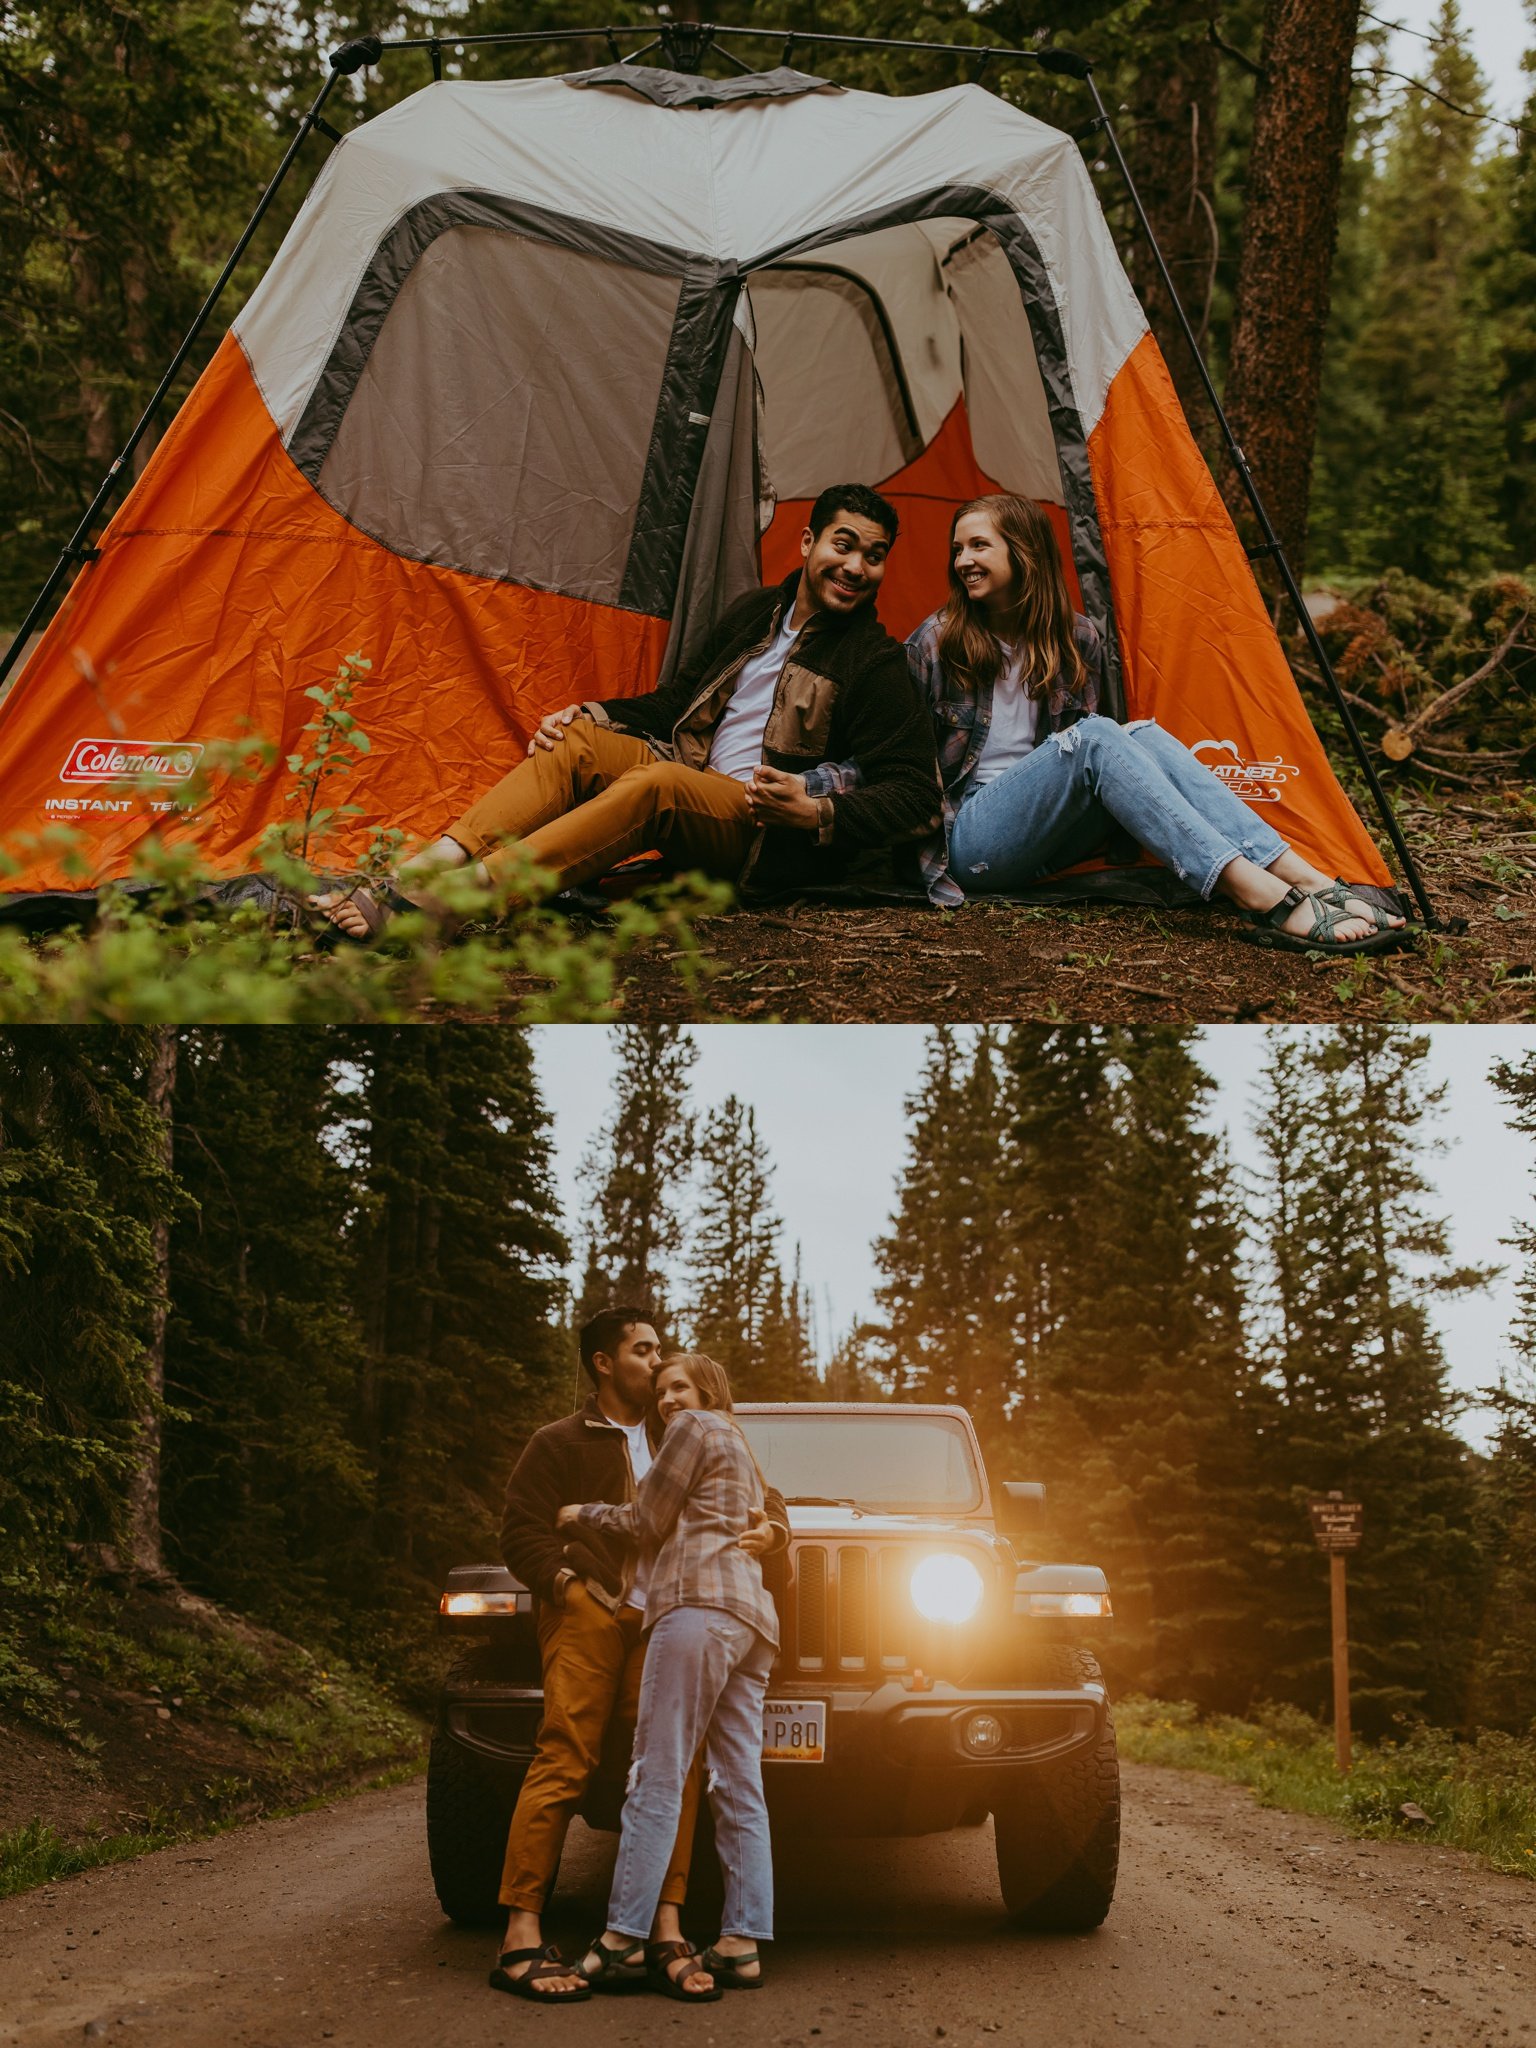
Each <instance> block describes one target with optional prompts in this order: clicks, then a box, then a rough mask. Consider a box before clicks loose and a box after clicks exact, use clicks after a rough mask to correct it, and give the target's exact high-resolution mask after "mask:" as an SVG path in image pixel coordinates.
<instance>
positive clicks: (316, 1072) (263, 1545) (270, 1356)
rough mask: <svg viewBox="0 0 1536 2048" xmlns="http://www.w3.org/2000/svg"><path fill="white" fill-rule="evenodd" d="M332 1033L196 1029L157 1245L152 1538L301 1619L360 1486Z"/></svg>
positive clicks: (186, 1562) (330, 1582) (333, 1563)
mask: <svg viewBox="0 0 1536 2048" xmlns="http://www.w3.org/2000/svg"><path fill="white" fill-rule="evenodd" d="M348 1043H349V1041H348V1039H347V1038H346V1037H345V1036H344V1035H342V1034H338V1033H335V1032H331V1031H314V1030H304V1029H296V1028H295V1029H285V1030H281V1031H276V1030H264V1029H250V1030H231V1031H203V1032H195V1033H192V1034H189V1036H188V1040H187V1043H186V1045H185V1047H184V1049H183V1056H182V1061H181V1066H180V1071H179V1074H178V1077H177V1086H176V1095H175V1122H176V1159H177V1172H178V1177H179V1179H180V1181H181V1184H182V1186H183V1187H184V1189H185V1190H186V1193H187V1196H188V1198H189V1202H188V1207H187V1209H186V1210H185V1212H184V1214H183V1217H182V1220H181V1222H180V1224H179V1227H178V1228H177V1230H176V1231H175V1233H174V1236H173V1238H172V1243H171V1248H170V1268H171V1284H172V1297H173V1303H174V1312H173V1314H172V1316H171V1319H170V1326H169V1330H168V1333H167V1359H166V1366H167V1375H168V1382H169V1389H170V1397H171V1410H172V1412H171V1417H170V1420H169V1422H168V1424H167V1430H166V1451H165V1475H164V1494H165V1521H166V1532H167V1541H168V1544H169V1549H170V1556H171V1560H172V1563H173V1566H174V1568H175V1570H176V1572H177V1575H178V1576H179V1577H180V1578H181V1579H183V1580H184V1581H185V1582H186V1583H187V1584H189V1585H191V1586H194V1587H195V1588H197V1589H198V1590H199V1591H201V1592H204V1593H207V1594H210V1595H211V1596H212V1597H213V1598H215V1599H217V1600H220V1601H224V1602H227V1603H228V1604H229V1605H231V1606H233V1607H236V1608H238V1609H240V1610H241V1611H242V1612H245V1613H248V1614H252V1615H255V1616H257V1617H258V1618H260V1619H262V1620H265V1621H267V1622H269V1623H272V1624H274V1625H276V1626H279V1627H285V1628H289V1629H297V1630H298V1631H300V1632H301V1633H302V1632H303V1631H304V1630H305V1629H306V1628H313V1627H314V1626H315V1625H316V1623H317V1621H318V1622H320V1623H321V1625H327V1624H328V1622H329V1619H330V1617H331V1616H332V1615H334V1614H335V1613H336V1612H337V1610H338V1608H339V1607H340V1605H341V1604H342V1595H343V1593H344V1591H345V1590H347V1589H348V1588H349V1587H350V1585H351V1584H352V1583H353V1581H352V1579H351V1576H350V1570H349V1568H350V1566H351V1564H352V1562H353V1560H354V1554H355V1549H356V1530H357V1528H358V1527H359V1525H360V1524H362V1523H363V1522H365V1521H366V1519H367V1516H368V1514H369V1510H370V1506H371V1484H372V1474H371V1472H370V1470H369V1468H368V1465H367V1463H366V1461H365V1459H364V1457H363V1455H362V1452H361V1449H360V1447H359V1444H358V1441H357V1438H356V1434H355V1414H354V1408H355V1400H356V1392H357V1387H358V1383H359V1380H360V1377H361V1373H362V1366H363V1350H362V1335H361V1328H360V1325H359V1320H358V1317H357V1314H356V1311H355V1309H354V1306H353V1302H352V1298H351V1297H352V1253H351V1249H350V1246H349V1242H348V1240H349V1234H350V1232H351V1230H352V1228H353V1223H354V1219H355V1215H356V1210H357V1203H358V1189H357V1186H356V1184H355V1181H354V1177H353V1173H352V1171H351V1170H350V1167H349V1164H348V1157H347V1155H348V1151H349V1143H348V1135H347V1122H346V1120H347V1118H348V1115H349V1112H351V1111H355V1108H356V1098H355V1096H351V1095H349V1094H348V1093H346V1092H344V1091H345V1090H346V1088H347V1087H348V1085H349V1083H350V1079H351V1077H350V1076H349V1074H348V1073H347V1071H346V1069H345V1066H344V1055H345V1051H346V1047H347V1045H348ZM352 1142H355V1138H354V1139H353V1140H352Z"/></svg>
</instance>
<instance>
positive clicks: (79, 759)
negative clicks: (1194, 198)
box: [59, 740, 203, 782]
mask: <svg viewBox="0 0 1536 2048" xmlns="http://www.w3.org/2000/svg"><path fill="white" fill-rule="evenodd" d="M202 751H203V750H202V748H201V747H200V746H194V745H193V744H191V743H190V742H188V741H184V740H76V741H75V744H74V745H73V746H72V747H71V748H70V750H69V759H68V760H67V761H66V762H65V763H64V766H63V767H62V768H61V769H60V770H59V780H60V782H186V781H188V780H189V779H190V778H191V775H192V771H193V770H194V769H195V768H196V766H197V764H198V761H199V759H200V758H201V756H202Z"/></svg>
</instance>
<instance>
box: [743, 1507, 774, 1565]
mask: <svg viewBox="0 0 1536 2048" xmlns="http://www.w3.org/2000/svg"><path fill="white" fill-rule="evenodd" d="M736 1541H737V1542H738V1543H739V1544H740V1546H741V1548H742V1549H743V1550H744V1551H745V1552H746V1553H747V1555H748V1557H763V1556H766V1554H767V1553H768V1552H769V1551H770V1550H771V1549H772V1548H773V1524H772V1522H770V1521H769V1519H768V1517H767V1516H766V1515H756V1516H754V1517H753V1519H752V1521H751V1522H750V1523H749V1524H748V1526H747V1533H746V1534H745V1536H738V1537H737V1538H736Z"/></svg>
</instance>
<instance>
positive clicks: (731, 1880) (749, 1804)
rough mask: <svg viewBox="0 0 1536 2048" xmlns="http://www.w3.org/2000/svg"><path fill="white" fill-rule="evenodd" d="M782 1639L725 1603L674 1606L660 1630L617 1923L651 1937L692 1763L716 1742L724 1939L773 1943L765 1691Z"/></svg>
mask: <svg viewBox="0 0 1536 2048" xmlns="http://www.w3.org/2000/svg"><path fill="white" fill-rule="evenodd" d="M772 1664H773V1645H772V1643H770V1642H769V1641H768V1639H767V1637H766V1636H761V1635H759V1634H758V1632H757V1630H756V1629H755V1628H753V1627H751V1626H750V1625H749V1624H748V1623H747V1622H744V1621H738V1619H737V1618H736V1616H735V1615H734V1614H727V1613H726V1612H725V1610H724V1609H723V1608H719V1607H674V1608H672V1609H671V1611H670V1612H669V1613H666V1614H664V1615H663V1616H662V1617H661V1619H660V1621H658V1622H657V1624H656V1626H655V1627H654V1628H653V1629H652V1630H651V1632H650V1641H649V1642H648V1643H647V1645H646V1652H645V1671H644V1674H643V1676H642V1678H641V1680H640V1713H639V1718H638V1720H637V1721H636V1724H635V1753H634V1762H633V1763H632V1764H631V1765H630V1770H629V1796H628V1797H627V1798H626V1799H625V1801H624V1819H623V1826H622V1829H621V1832H620V1835H619V1860H618V1862H617V1863H616V1864H615V1865H614V1868H613V1890H612V1892H611V1893H610V1894H609V1898H608V1925H609V1926H610V1927H611V1928H612V1929H613V1930H614V1932H615V1933H616V1934H627V1935H628V1936H629V1937H630V1939H631V1940H635V1941H638V1940H639V1939H641V1938H642V1937H646V1938H649V1935H650V1932H651V1922H652V1921H653V1920H654V1919H655V1917H656V1903H657V1901H658V1899H659V1898H660V1897H661V1887H662V1884H663V1882H664V1880H665V1878H666V1875H667V1870H668V1868H669V1866H670V1864H671V1860H672V1843H673V1839H674V1838H675V1836H676V1834H677V1817H678V1810H679V1808H680V1806H681V1803H682V1797H683V1780H684V1778H686V1777H687V1775H688V1766H689V1765H690V1764H691V1763H692V1762H693V1760H694V1758H695V1757H696V1756H697V1755H698V1753H699V1745H700V1743H702V1744H703V1745H704V1761H705V1763H706V1765H707V1766H708V1780H707V1783H708V1789H709V1803H710V1806H711V1808H712V1809H713V1812H714V1816H715V1846H716V1848H717V1849H718V1850H719V1852H720V1868H721V1870H722V1872H723V1873H724V1876H725V1917H724V1918H723V1919H722V1921H721V1923H720V1932H721V1933H722V1934H739V1935H743V1936H745V1937H746V1938H747V1939H749V1940H752V1941H771V1940H772V1939H773V1857H772V1853H771V1849H770V1844H769V1839H768V1808H767V1806H766V1805H765V1804H764V1801H763V1696H764V1694H765V1693H766V1692H767V1689H768V1673H769V1670H770V1669H771V1667H772Z"/></svg>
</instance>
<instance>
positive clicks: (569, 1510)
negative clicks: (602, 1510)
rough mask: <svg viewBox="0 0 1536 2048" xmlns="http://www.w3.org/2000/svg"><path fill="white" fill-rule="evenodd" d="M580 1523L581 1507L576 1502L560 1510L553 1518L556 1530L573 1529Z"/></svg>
mask: <svg viewBox="0 0 1536 2048" xmlns="http://www.w3.org/2000/svg"><path fill="white" fill-rule="evenodd" d="M580 1521H581V1505H580V1503H579V1502H576V1503H573V1504H571V1505H568V1506H566V1507H563V1508H562V1509H561V1510H560V1512H559V1514H558V1515H556V1517H555V1527H556V1528H557V1529H574V1528H576V1527H577V1525H578V1524H579V1523H580Z"/></svg>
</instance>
